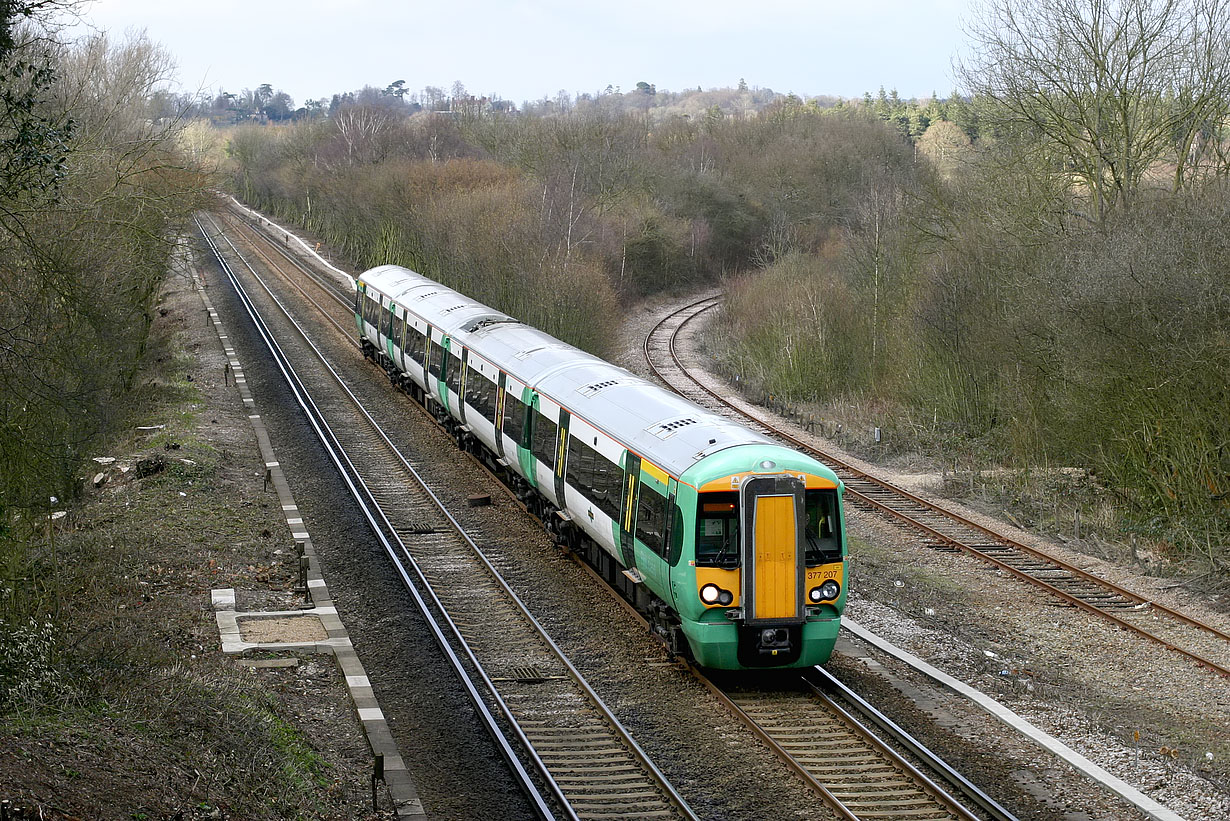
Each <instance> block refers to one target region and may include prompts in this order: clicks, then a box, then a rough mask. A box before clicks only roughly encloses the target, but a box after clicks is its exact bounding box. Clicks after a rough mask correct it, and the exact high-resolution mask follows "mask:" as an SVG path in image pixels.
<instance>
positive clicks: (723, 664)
mask: <svg viewBox="0 0 1230 821" xmlns="http://www.w3.org/2000/svg"><path fill="white" fill-rule="evenodd" d="M739 627H740V626H739V625H738V624H736V623H735V622H732V621H726V622H705V621H685V622H684V623H683V632H684V635H686V636H687V637H688V644H689V645H690V646H691V648H692V655H693V656H694V657H695V659H696V663H697V664H699V665H700V666H702V667H711V668H714V669H718V670H745V669H752V666H751V665H748V664H744V663H743V662H741V661H740V653H739V641H740V636H741V634H742V638H743V639H744V641H747V640H748V635H747V632H746V631H740V629H739ZM840 629H841V618H840V617H839V616H832V617H813V618H809V619H808V620H807V621H805V622H803V624H802V649H801V652H800V653H799V654H798V655H797V656H793V654H792V657H790V658H785V657H783V658H782V660H781V661H780V662H775V661H774V659H773V658H772V657H764V656H761V657H760V663H759V664H757V665H755V666H756V667H757V668H760V669H765V668H773V667H812V666H814V665H817V664H824V663H825V662H826V661H828V660H829V657H830V656H831V655H832V654H833V645H834V644H836V642H837V633H838V631H839V630H840ZM747 655H748V650H747V648H744V653H743V656H744V658H747Z"/></svg>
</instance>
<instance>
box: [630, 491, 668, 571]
mask: <svg viewBox="0 0 1230 821" xmlns="http://www.w3.org/2000/svg"><path fill="white" fill-rule="evenodd" d="M665 529H666V499H664V498H662V497H661V496H659V495H658V492H657V491H656V490H654V489H653V488H651V487H649V486H648V485H644V484H642V485H641V494H640V499H639V501H638V502H637V504H636V538H638V539H640V540H641V543H642V544H644V545H645V547H647V548H649V549H650V550H652V551H653V552H654V553H657V554H658V555H659V556H661V555H664V554H665V552H666V551H665V547H666V543H665V540H664V539H663V531H664V530H665Z"/></svg>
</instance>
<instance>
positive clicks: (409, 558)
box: [202, 223, 695, 819]
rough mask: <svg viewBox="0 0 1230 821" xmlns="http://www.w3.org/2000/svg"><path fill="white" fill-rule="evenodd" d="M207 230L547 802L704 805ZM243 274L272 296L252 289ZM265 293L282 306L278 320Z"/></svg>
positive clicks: (359, 495)
mask: <svg viewBox="0 0 1230 821" xmlns="http://www.w3.org/2000/svg"><path fill="white" fill-rule="evenodd" d="M202 234H203V235H204V236H205V238H206V241H207V242H208V243H209V244H210V245H211V247H212V249H213V250H214V252H215V254H216V255H217V258H218V261H219V264H220V265H221V266H222V267H223V269H224V270H225V271H226V273H227V276H228V278H229V279H230V280H231V282H232V284H233V285H234V287H235V288H236V290H237V292H238V293H239V294H240V298H241V299H242V300H243V302H244V304H245V307H246V308H247V310H248V312H249V314H250V316H251V317H252V319H253V322H254V323H255V324H256V326H257V327H258V329H259V330H260V333H261V335H262V336H263V337H264V339H265V341H266V343H267V344H268V346H269V348H270V351H271V353H273V355H274V357H275V359H277V361H278V367H279V368H280V369H281V370H282V372H283V374H284V375H285V376H286V378H287V380H288V381H289V382H290V383H291V385H292V390H294V392H295V393H296V395H297V397H298V399H299V402H300V404H301V405H302V407H303V408H304V410H305V412H306V413H307V414H308V417H309V420H310V421H311V423H312V426H313V428H314V429H315V430H316V432H317V434H318V436H319V437H320V439H321V442H322V444H324V445H325V447H326V449H327V450H328V451H329V452H330V454H331V458H332V459H333V461H334V464H335V465H336V466H337V468H338V470H339V471H340V472H341V474H342V476H343V479H344V480H345V482H346V484H347V485H348V486H349V487H350V489H351V492H352V494H353V495H354V498H355V499H356V501H357V503H358V504H359V505H360V507H361V508H362V509H363V510H364V511H365V513H366V515H367V517H368V520H369V523H370V524H371V527H372V529H373V531H374V532H375V533H376V534H377V536H378V538H379V539H380V540H381V541H382V543H383V544H384V546H385V550H386V552H387V554H388V555H389V557H390V559H392V561H393V562H394V565H395V567H396V569H397V572H398V574H399V575H400V576H401V577H402V579H403V581H404V582H405V584H406V585H407V587H408V588H409V589H410V590H411V592H412V594H413V596H414V597H415V599H416V601H417V602H418V603H419V605H420V608H421V610H422V613H423V616H424V619H425V621H427V623H428V624H429V625H430V626H431V629H432V630H433V631H434V633H435V636H436V639H437V641H438V642H439V643H440V645H441V647H442V648H443V649H444V651H445V653H446V655H448V656H449V657H450V659H451V661H452V663H453V667H454V670H455V671H456V672H457V675H458V677H459V679H460V680H461V682H462V685H463V686H464V687H465V688H466V689H467V691H468V692H469V693H470V694H471V700H472V701H473V702H474V704H475V707H476V710H477V711H478V712H479V713H480V714H481V715H482V716H483V717H484V720H485V722H486V724H487V727H488V730H489V732H490V733H491V734H492V736H493V737H494V738H496V740H497V744H498V745H499V747H500V749H501V751H502V754H503V755H504V756H505V758H506V759H507V760H508V762H509V766H510V767H511V768H512V769H513V770H514V772H515V773H516V777H517V779H518V781H519V782H520V783H521V784H522V788H523V790H524V791H525V792H526V794H527V796H529V797H530V798H531V801H532V803H533V805H534V806H535V807H536V809H537V811H538V813H539V814H540V815H541V816H542V817H566V818H581V819H590V818H592V819H608V818H609V819H616V818H628V817H639V818H661V819H673V818H685V819H690V818H695V815H694V814H693V813H692V811H691V809H690V808H689V807H688V805H687V803H686V802H685V801H684V800H683V799H682V798H681V797H680V796H679V795H678V793H677V792H676V791H675V789H674V788H673V787H672V786H671V784H670V783H669V782H668V781H667V779H666V778H665V776H664V775H663V774H662V773H661V772H660V771H659V770H658V768H657V767H656V766H655V765H654V763H653V762H652V761H651V760H650V759H649V757H648V756H647V755H646V754H645V753H644V751H643V750H642V749H641V748H640V746H639V745H638V744H637V743H636V741H635V740H634V739H633V738H632V736H631V735H630V734H629V733H628V732H627V730H625V729H624V727H623V726H622V725H621V724H620V722H619V721H618V719H617V718H616V717H615V716H614V714H613V713H612V712H611V711H610V709H609V708H608V707H607V706H606V705H605V704H604V703H603V702H602V700H601V699H600V698H599V697H598V695H597V693H595V692H594V690H593V689H592V688H591V687H590V685H589V684H588V683H587V682H586V681H585V679H584V678H583V677H582V676H581V674H580V673H579V672H578V671H577V670H576V668H575V667H574V666H573V665H572V663H571V662H570V661H569V660H568V659H567V658H566V657H565V655H564V654H563V653H562V652H561V651H560V649H559V647H558V646H557V645H556V644H555V643H554V641H552V639H551V638H550V636H549V635H547V633H546V631H545V630H544V629H543V628H542V627H541V625H539V623H538V621H537V620H536V619H535V618H534V617H533V615H532V614H531V613H530V612H529V610H528V608H526V606H525V605H524V603H523V602H522V601H521V599H520V598H519V597H518V596H517V595H516V593H515V592H514V591H513V590H512V588H511V587H510V586H509V585H508V584H507V582H506V581H505V580H504V578H503V577H502V576H501V574H500V572H499V570H498V568H497V564H498V559H494V560H493V558H491V557H489V556H488V555H487V554H486V553H485V552H484V551H483V550H482V549H481V548H480V546H479V545H478V543H477V542H476V541H475V540H474V538H472V537H471V536H470V535H469V534H468V533H467V532H466V531H465V530H464V529H463V528H462V526H461V525H460V524H459V523H458V521H457V519H456V518H455V517H454V516H453V515H452V514H451V513H450V512H449V511H448V510H447V509H446V507H445V505H443V504H442V503H441V502H440V500H439V498H438V497H437V495H436V494H435V493H434V492H433V491H432V490H431V488H430V487H428V485H427V483H426V482H425V481H424V480H422V478H421V477H420V475H419V472H418V471H416V470H415V468H414V467H413V466H412V465H411V464H410V462H409V461H408V460H407V459H406V458H405V457H404V456H403V455H402V454H401V453H400V452H399V451H398V449H397V448H396V446H395V445H394V444H393V442H392V440H391V438H390V437H389V436H388V435H387V434H386V433H385V431H384V430H383V429H382V428H381V426H380V425H379V423H378V422H377V421H376V420H375V419H374V418H373V417H372V416H371V415H370V414H369V413H368V412H367V410H366V409H365V408H364V406H363V402H362V401H361V400H360V399H359V398H358V397H356V396H355V394H354V393H353V392H352V391H351V390H350V388H348V387H347V385H346V382H345V380H343V378H342V377H341V376H340V375H339V374H338V373H337V372H336V371H335V370H334V369H333V368H332V366H331V365H330V364H329V362H328V361H327V357H326V356H325V355H324V354H323V353H322V352H321V351H320V350H319V349H318V348H317V346H316V345H315V344H314V343H313V342H312V341H311V339H310V338H309V336H308V334H307V333H306V332H305V331H304V330H303V329H302V328H301V327H300V325H299V324H298V323H297V322H296V320H295V319H294V317H293V316H292V315H291V312H290V311H289V310H287V309H286V308H285V307H284V306H283V305H282V303H281V302H280V301H279V300H278V298H277V297H276V296H275V295H274V292H273V290H272V289H270V288H269V286H268V285H267V284H266V283H265V282H264V281H263V279H262V278H261V276H260V274H259V273H258V271H257V270H256V267H255V266H253V265H250V264H249V263H248V259H247V257H245V256H244V254H243V253H241V251H240V250H239V248H238V247H237V246H235V245H234V244H233V243H231V242H230V240H229V239H227V238H226V236H225V234H224V233H223V232H222V231H221V230H220V228H219V225H218V224H217V223H213V224H212V225H211V227H210V228H206V227H205V226H202ZM215 237H218V238H221V242H220V243H215V242H214V238H215ZM261 253H262V255H264V257H265V260H266V263H267V264H270V265H272V266H273V267H274V268H278V267H280V266H279V265H278V263H277V262H276V261H275V257H274V255H272V254H269V253H268V252H266V251H262V252H261ZM286 258H287V259H289V255H287V257H286ZM232 263H234V264H232ZM296 267H297V268H299V273H302V271H303V270H304V269H303V268H302V266H298V265H297V266H296ZM240 271H242V273H239V272H240ZM282 273H283V275H285V271H283V272H282ZM290 278H291V279H294V278H296V277H290ZM244 280H247V281H248V282H249V283H254V284H255V285H256V286H257V287H259V288H260V289H262V290H264V292H265V295H259V294H258V295H257V296H256V297H254V296H253V295H252V292H250V291H249V289H248V288H247V287H245V285H244ZM321 287H325V288H328V286H326V285H324V284H323V283H322V284H321ZM329 290H331V291H332V292H333V293H334V296H338V295H337V293H336V289H329ZM305 296H306V293H305ZM258 302H259V303H262V304H263V305H265V306H266V307H265V308H264V310H265V311H271V310H273V311H277V312H278V313H280V316H277V317H276V319H275V320H272V321H271V320H269V319H267V318H266V317H265V316H264V315H263V314H262V310H261V307H260V306H258ZM316 304H317V307H319V308H321V310H322V312H323V311H324V308H323V306H320V305H319V303H316ZM342 304H343V305H344V304H345V302H344V300H342ZM270 306H274V307H270ZM326 315H328V313H326ZM330 321H331V322H334V324H335V325H336V324H337V322H336V320H335V319H334V318H333V317H330ZM272 325H276V326H277V328H278V330H277V331H275V330H273V328H272ZM339 329H340V330H342V331H343V333H345V332H346V331H345V329H344V328H341V326H339ZM292 362H293V363H294V365H292ZM296 366H297V367H296ZM539 784H545V786H546V788H547V789H546V792H547V793H548V794H549V796H550V799H548V798H546V797H544V796H543V794H542V791H540V789H539V786H538V785H539Z"/></svg>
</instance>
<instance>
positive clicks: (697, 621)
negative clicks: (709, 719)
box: [355, 265, 846, 669]
mask: <svg viewBox="0 0 1230 821" xmlns="http://www.w3.org/2000/svg"><path fill="white" fill-rule="evenodd" d="M355 323H356V326H357V329H358V334H359V341H360V345H361V346H362V348H363V350H364V352H365V354H366V355H367V356H369V357H370V358H372V359H373V360H375V361H376V362H377V363H378V364H379V365H380V366H381V367H383V368H384V369H385V370H386V371H387V372H388V374H389V376H390V378H391V379H393V380H394V382H396V383H397V384H398V385H399V386H401V387H402V388H403V389H404V390H406V391H407V392H408V393H410V394H411V395H412V396H414V397H415V398H416V399H418V400H419V401H420V402H422V403H424V405H426V406H427V407H428V408H429V409H431V410H432V412H433V413H434V414H435V415H436V417H437V418H438V419H439V420H440V421H441V423H443V424H444V425H445V426H446V427H447V428H448V429H449V430H450V431H451V432H452V433H453V435H454V436H455V437H456V438H457V441H458V443H459V444H460V445H461V446H462V447H464V448H466V449H467V450H470V451H471V452H473V453H475V454H476V455H478V456H480V458H483V459H484V460H485V461H486V462H487V463H488V464H489V465H490V466H491V467H492V468H494V469H495V470H497V471H498V472H499V473H500V474H501V475H502V476H503V477H504V478H505V480H506V481H507V482H508V483H509V484H510V485H512V487H513V488H514V489H515V490H516V491H517V492H518V495H519V496H520V498H521V499H522V500H523V501H524V502H525V503H526V504H527V505H528V506H529V508H530V509H531V510H532V511H533V512H535V513H536V514H537V515H538V516H539V517H540V518H541V519H542V520H543V521H544V522H545V523H546V524H547V527H548V528H549V529H550V530H551V531H552V532H553V533H554V534H555V536H556V539H557V540H558V541H559V542H560V543H561V544H566V545H568V546H569V547H570V548H571V549H573V550H574V551H576V552H577V553H579V554H581V555H583V556H584V557H585V558H586V559H587V560H588V561H589V562H590V564H591V565H593V566H594V567H595V568H596V569H597V570H598V572H599V573H600V574H602V575H603V577H604V578H606V579H607V581H608V582H610V583H611V584H612V585H613V586H615V587H616V588H618V589H619V590H620V591H621V592H622V593H623V594H624V595H625V596H626V597H627V598H628V599H629V600H630V601H632V602H633V603H634V604H635V605H636V606H637V607H638V609H640V610H641V612H642V613H644V614H645V616H646V617H647V618H648V619H649V621H650V624H651V625H652V626H653V629H654V631H655V632H656V633H657V634H658V635H659V636H661V637H662V638H663V639H664V640H665V641H666V643H667V646H668V648H669V649H670V650H671V651H672V652H675V653H681V654H686V655H688V656H690V657H691V658H693V659H695V661H696V662H697V663H699V664H701V665H703V666H706V667H712V668H723V669H749V668H760V669H763V668H778V667H803V666H810V665H815V664H821V663H823V662H825V661H826V660H828V658H829V656H830V654H831V653H832V650H833V644H834V642H835V641H836V639H837V631H838V628H839V626H840V621H841V613H842V610H843V609H844V607H845V600H846V589H845V579H846V564H845V562H846V537H845V527H844V525H843V517H842V509H841V496H842V491H843V487H842V483H841V481H840V480H839V479H838V478H837V476H836V475H835V474H834V473H833V472H832V471H831V470H830V469H829V468H827V467H825V466H824V465H822V464H820V463H819V462H817V461H815V460H814V459H812V458H810V457H809V456H806V455H804V454H802V453H798V452H796V451H793V450H791V449H789V448H786V447H783V446H781V445H779V444H777V443H775V442H773V441H772V440H770V439H768V438H766V437H764V436H762V435H761V434H759V433H756V432H755V431H752V430H749V429H748V428H746V427H743V426H742V425H739V424H737V423H735V422H732V421H730V420H728V419H725V418H723V417H721V416H718V415H716V414H714V413H711V412H709V411H706V410H704V409H703V408H700V407H698V406H697V405H695V404H693V403H692V402H689V401H687V400H686V399H683V398H681V397H679V396H676V395H675V394H673V393H670V392H669V391H666V390H664V389H663V388H660V387H658V386H657V385H655V384H653V383H651V382H649V381H647V380H645V379H642V378H640V377H638V376H635V375H633V374H631V373H629V372H628V371H626V370H624V369H622V368H618V367H616V366H614V365H611V364H610V363H608V362H605V361H603V360H601V359H598V358H597V357H594V356H591V355H590V354H587V353H585V352H583V351H580V350H578V349H576V348H573V347H572V346H570V345H566V344H564V343H563V342H560V341H559V340H558V339H555V338H554V337H551V336H549V335H547V334H546V333H543V332H542V331H539V330H537V329H535V328H532V327H530V326H528V325H525V324H524V323H521V322H518V321H517V320H515V319H513V318H512V317H510V316H507V315H506V314H502V313H500V312H498V311H495V310H493V309H491V308H489V307H487V306H485V305H482V304H480V303H478V302H475V301H474V300H472V299H470V298H468V297H466V296H464V295H462V294H460V293H457V292H456V291H453V290H451V289H449V288H446V287H444V286H442V285H440V284H439V283H437V282H433V281H432V280H429V279H427V278H426V277H423V276H421V275H420V274H417V273H415V272H413V271H410V270H408V269H406V268H402V267H399V266H395V265H382V266H380V267H377V268H373V269H371V270H370V271H367V272H366V273H364V274H363V275H362V276H361V277H360V278H359V279H358V281H357V282H356V295H355Z"/></svg>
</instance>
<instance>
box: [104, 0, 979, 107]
mask: <svg viewBox="0 0 1230 821" xmlns="http://www.w3.org/2000/svg"><path fill="white" fill-rule="evenodd" d="M967 9H968V0H863V2H858V0H853V1H852V0H609V1H608V2H589V0H571V2H569V1H568V0H432V2H422V0H404V1H403V2H397V0H350V2H336V1H334V2H329V1H328V0H293V2H292V0H205V2H199V3H197V2H194V3H189V2H183V0H94V2H92V3H89V4H88V5H87V6H86V7H85V9H84V16H85V18H86V19H87V20H89V21H90V22H91V23H92V24H93V25H95V26H96V27H98V28H101V29H105V30H107V31H110V32H112V33H113V34H114V35H117V36H122V35H123V33H124V32H125V31H126V30H127V29H130V28H136V29H145V30H146V32H147V33H148V35H149V37H150V39H152V40H154V41H155V42H158V43H161V44H162V45H163V46H164V47H165V48H166V49H167V50H168V51H169V52H170V53H171V54H172V55H173V56H174V57H175V60H176V63H177V64H178V76H179V80H180V83H181V86H182V90H187V91H195V90H197V89H198V88H201V89H207V90H209V91H211V92H217V91H218V90H219V89H221V90H225V91H231V92H237V91H240V90H241V89H243V88H256V87H257V86H259V85H261V84H262V83H269V84H270V85H272V86H273V87H274V88H275V89H281V90H284V91H286V92H287V93H288V94H290V95H291V96H292V97H293V98H294V99H295V103H296V105H302V104H303V102H304V101H305V100H307V99H313V98H318V97H328V96H331V95H332V94H334V93H336V92H340V91H354V90H357V89H359V88H362V87H363V86H365V85H371V86H377V87H380V88H383V87H385V86H387V85H388V84H389V83H391V82H393V81H395V80H405V81H406V87H407V88H409V89H411V90H414V91H417V90H420V89H422V88H423V87H424V86H428V85H431V86H438V87H440V88H443V89H446V90H449V89H451V88H452V85H453V83H454V82H456V81H460V82H461V83H462V84H464V85H465V87H466V89H467V90H468V91H469V92H470V93H472V94H475V95H480V96H481V95H499V96H500V97H502V98H504V99H507V100H512V101H513V102H516V103H520V102H522V101H524V100H536V99H540V98H542V97H543V96H548V97H554V96H555V95H556V93H557V92H559V91H561V90H563V91H567V92H568V93H569V94H576V93H578V92H588V93H595V92H597V91H600V90H602V89H605V88H606V87H607V85H611V86H617V87H619V88H621V89H622V90H623V91H628V90H630V89H632V88H634V87H635V86H636V84H637V82H639V81H644V82H648V83H652V84H654V85H656V86H657V87H658V88H660V89H668V90H671V91H681V90H683V89H686V88H696V87H697V86H700V87H702V88H706V89H708V88H727V87H734V86H735V85H737V84H738V82H739V79H740V78H743V79H746V81H747V83H748V85H751V86H759V87H762V88H771V89H773V90H774V91H780V92H789V91H793V92H795V93H796V94H800V95H805V96H814V95H818V94H833V95H838V96H843V97H859V96H862V93H863V92H864V91H871V92H872V93H873V94H874V93H875V92H876V91H877V90H878V89H879V87H880V86H881V85H883V86H884V87H885V88H886V89H892V88H896V89H897V90H898V92H899V93H900V94H901V96H902V97H923V96H928V95H930V94H931V92H933V91H935V92H938V93H939V94H941V95H946V94H947V93H948V92H949V91H951V90H952V88H953V79H952V60H953V56H954V54H955V53H956V51H957V49H958V48H959V47H960V46H961V43H962V34H961V18H962V16H963V15H965V14H966V13H967Z"/></svg>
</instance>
